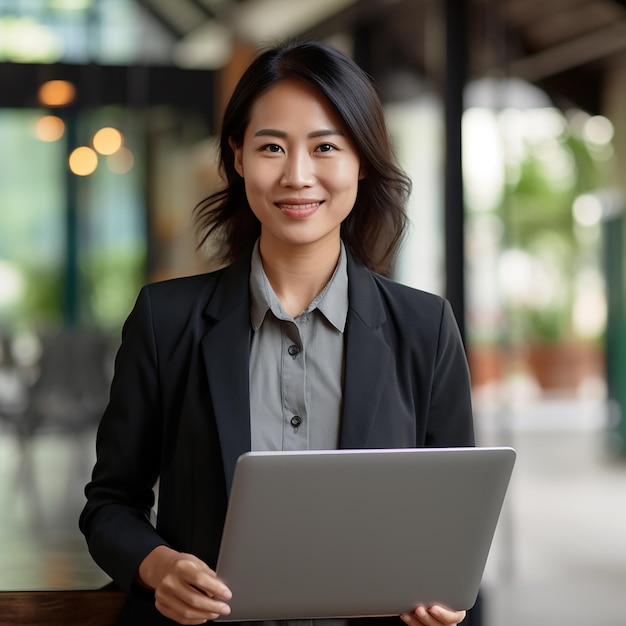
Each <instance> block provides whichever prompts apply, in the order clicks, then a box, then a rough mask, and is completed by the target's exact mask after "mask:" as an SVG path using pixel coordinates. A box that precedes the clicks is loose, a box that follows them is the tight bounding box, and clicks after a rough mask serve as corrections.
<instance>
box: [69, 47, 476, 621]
mask: <svg viewBox="0 0 626 626" xmlns="http://www.w3.org/2000/svg"><path fill="white" fill-rule="evenodd" d="M221 164H222V168H223V172H224V176H225V180H226V186H225V188H224V189H223V190H221V191H219V192H218V193H216V194H214V195H213V196H211V197H209V198H208V199H207V200H206V201H205V202H203V203H202V204H201V205H199V207H198V212H197V218H198V223H199V226H200V228H201V231H202V233H203V235H204V238H207V237H209V236H210V237H212V238H213V239H216V240H217V241H220V242H222V250H221V255H222V258H223V260H225V261H227V262H228V265H227V266H226V267H225V268H224V269H221V270H219V271H217V272H213V273H209V274H205V275H202V276H194V277H189V278H183V279H177V280H173V281H166V282H162V283H157V284H153V285H149V286H147V287H144V289H142V291H141V293H140V295H139V298H138V300H137V303H136V305H135V308H134V310H133V312H132V313H131V315H130V316H129V318H128V320H127V321H126V324H125V327H124V332H123V341H122V345H121V347H120V350H119V353H118V357H117V360H116V372H115V376H114V380H113V383H112V387H111V398H110V403H109V406H108V407H107V409H106V411H105V414H104V416H103V418H102V422H101V425H100V428H99V432H98V441H97V452H98V459H97V463H96V466H95V468H94V473H93V479H92V481H91V482H90V483H89V485H88V486H87V488H86V495H87V499H88V501H87V504H86V506H85V509H84V511H83V513H82V515H81V522H80V524H81V529H82V531H83V532H84V533H85V535H86V537H87V541H88V544H89V549H90V551H91V553H92V555H93V557H94V559H95V560H96V562H97V563H98V564H99V565H100V566H101V567H102V568H103V569H104V570H105V571H106V572H107V573H108V574H109V575H110V576H111V577H112V578H113V579H114V581H115V582H117V583H118V584H119V585H120V586H121V587H123V588H125V589H128V590H129V591H130V592H131V593H130V595H129V602H128V603H127V607H126V609H125V611H124V613H123V615H122V617H121V619H120V623H128V624H131V623H137V624H139V623H140V624H170V623H172V622H171V621H169V620H168V619H166V618H170V619H172V620H175V621H177V622H179V623H182V624H200V623H204V622H205V621H207V620H212V619H215V618H217V617H218V616H220V615H228V611H229V609H228V603H227V602H228V599H229V598H230V597H231V593H230V591H229V590H228V589H227V588H226V587H225V585H224V584H223V583H222V582H221V581H220V580H218V579H217V578H216V576H215V573H214V571H213V569H214V567H215V562H216V558H217V552H218V549H219V541H220V535H221V529H222V526H223V522H224V515H225V511H226V503H227V494H228V490H229V488H230V484H231V480H232V474H233V469H234V464H235V461H236V459H237V457H238V456H239V455H240V454H242V453H243V452H245V451H247V450H250V449H255V450H263V449H278V450H281V449H282V450H295V449H324V448H338V447H341V448H403V447H416V446H417V447H422V446H466V445H472V444H473V430H472V417H471V404H470V387H469V379H468V370H467V364H466V360H465V356H464V350H463V346H462V344H461V340H460V336H459V333H458V330H457V327H456V325H455V323H454V318H453V315H452V312H451V310H450V306H449V305H448V304H447V302H445V301H444V300H443V299H441V298H439V297H436V296H433V295H430V294H426V293H423V292H418V291H416V290H412V289H410V288H408V287H405V286H401V285H398V284H396V283H393V282H392V281H390V280H388V279H386V278H383V277H382V276H381V275H380V274H379V273H375V272H383V273H384V272H386V271H387V270H388V269H389V266H390V263H391V261H392V259H393V256H394V253H395V252H396V250H397V247H398V245H399V243H400V241H401V239H402V234H403V231H404V226H405V217H404V202H405V199H406V196H407V195H408V193H409V190H410V184H409V182H408V180H407V178H406V177H405V175H404V174H403V173H402V172H401V171H400V170H399V169H398V168H397V166H396V165H395V164H394V161H393V158H392V152H391V148H390V145H389V140H388V136H387V132H386V128H385V124H384V120H383V114H382V109H381V106H380V102H379V100H378V98H377V96H376V93H375V91H374V89H373V88H372V86H371V84H370V82H369V80H368V78H367V76H366V75H365V74H364V73H363V72H362V71H361V70H360V69H359V68H358V67H357V66H356V65H355V64H354V63H353V62H352V61H351V60H350V59H349V58H348V57H346V56H345V55H343V54H341V53H339V52H337V51H336V50H334V49H332V48H329V47H327V46H324V45H321V44H318V43H289V44H286V45H284V46H281V47H278V48H275V49H272V50H269V51H267V52H265V53H264V54H262V55H261V56H259V58H258V59H256V60H255V61H254V62H253V63H252V65H251V66H250V68H249V69H248V70H247V71H246V73H245V74H244V76H243V77H242V79H241V81H240V82H239V84H238V86H237V88H236V90H235V92H234V94H233V96H232V98H231V100H230V103H229V105H228V107H227V109H226V111H225V114H224V120H223V128H222V133H221ZM157 478H158V479H159V502H158V517H157V521H156V527H153V526H152V525H151V524H150V522H149V513H150V509H151V507H152V505H153V490H152V488H153V485H154V484H155V481H156V480H157ZM390 514H392V512H390ZM464 616H465V614H464V612H457V611H451V610H448V609H445V608H443V607H440V606H432V607H422V606H420V607H417V608H416V610H415V612H414V613H412V614H410V615H403V616H402V619H403V620H404V621H405V622H406V623H408V624H409V625H410V626H418V625H419V624H421V625H423V626H441V625H442V624H456V623H458V622H460V621H461V620H462V619H463V618H464ZM385 619H386V621H389V620H390V618H385ZM370 621H372V623H373V622H378V623H380V622H381V620H380V619H378V620H370ZM391 621H393V622H394V623H396V622H397V618H394V619H393V620H391Z"/></svg>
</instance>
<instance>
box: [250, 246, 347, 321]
mask: <svg viewBox="0 0 626 626" xmlns="http://www.w3.org/2000/svg"><path fill="white" fill-rule="evenodd" d="M340 250H341V247H340V242H339V239H337V240H335V241H333V242H326V243H324V244H321V245H316V246H306V247H304V246H302V247H298V248H297V249H295V250H293V249H291V250H285V249H284V248H281V247H278V246H274V245H268V243H267V242H265V241H264V239H263V237H261V242H260V248H259V251H260V253H261V259H262V261H263V269H264V270H265V274H266V276H267V278H268V280H269V281H270V284H271V285H272V289H273V290H274V293H275V294H276V296H277V297H278V299H279V300H280V303H281V305H282V307H283V309H285V312H286V313H287V314H288V315H290V316H291V317H296V315H299V314H300V313H302V311H304V310H305V309H306V308H307V306H309V304H310V303H311V302H312V301H313V300H314V299H315V297H316V296H317V295H318V294H319V293H320V291H322V289H323V288H324V287H325V286H326V283H328V281H329V280H330V278H331V276H332V275H333V272H334V271H335V268H336V267H337V262H338V261H339V254H340Z"/></svg>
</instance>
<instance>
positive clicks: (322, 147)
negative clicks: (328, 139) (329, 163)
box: [317, 143, 335, 152]
mask: <svg viewBox="0 0 626 626" xmlns="http://www.w3.org/2000/svg"><path fill="white" fill-rule="evenodd" d="M317 150H318V151H319V152H331V151H332V150H335V146H333V144H332V143H323V144H320V145H319V146H317Z"/></svg>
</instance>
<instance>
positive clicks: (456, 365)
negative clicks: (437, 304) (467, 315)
mask: <svg viewBox="0 0 626 626" xmlns="http://www.w3.org/2000/svg"><path fill="white" fill-rule="evenodd" d="M442 302H443V306H442V308H441V318H440V323H439V334H438V340H437V345H436V351H435V363H434V370H433V376H432V386H431V395H430V402H429V413H428V424H427V431H426V445H427V446H428V447H457V446H460V447H463V446H473V445H474V425H473V415H472V398H471V382H470V373H469V367H468V363H467V357H466V354H465V348H464V346H463V341H462V339H461V334H460V332H459V328H458V325H457V323H456V319H455V317H454V313H453V312H452V307H451V306H450V303H449V302H448V301H447V300H442Z"/></svg>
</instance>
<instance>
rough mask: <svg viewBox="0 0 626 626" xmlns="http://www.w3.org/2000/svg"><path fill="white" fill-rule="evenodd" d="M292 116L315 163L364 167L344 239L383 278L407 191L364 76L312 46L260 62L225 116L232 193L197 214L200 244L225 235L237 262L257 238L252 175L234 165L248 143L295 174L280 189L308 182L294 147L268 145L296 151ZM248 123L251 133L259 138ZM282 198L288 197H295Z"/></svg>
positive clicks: (224, 153)
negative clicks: (350, 159)
mask: <svg viewBox="0 0 626 626" xmlns="http://www.w3.org/2000/svg"><path fill="white" fill-rule="evenodd" d="M276 90H278V91H276ZM287 93H288V94H289V98H290V103H285V102H283V101H282V97H281V96H282V95H285V94H287ZM272 94H273V95H272ZM296 99H297V102H296ZM270 102H271V106H269V104H268V103H270ZM293 105H297V106H293ZM300 106H305V107H306V108H305V109H301V108H298V107H300ZM278 110H280V112H281V115H278V114H277V113H276V111H278ZM286 114H288V115H290V116H291V121H290V123H291V125H292V126H293V125H294V124H296V125H298V124H300V125H302V124H303V123H305V122H306V124H307V131H306V133H301V134H302V138H304V136H305V135H306V136H307V140H308V144H307V149H308V150H311V151H312V152H311V154H315V158H312V159H311V160H310V163H313V162H316V163H319V162H320V161H322V162H325V161H323V159H329V160H331V161H337V162H338V163H346V162H347V161H346V158H345V156H346V155H348V154H351V155H353V156H354V158H355V159H356V161H357V163H358V167H357V169H356V170H355V171H354V172H352V174H351V175H352V176H353V178H352V183H355V184H356V185H357V189H356V190H355V191H357V195H356V198H355V200H354V202H353V206H354V209H355V210H354V211H351V210H350V209H352V206H351V207H349V209H348V213H347V214H346V216H345V217H346V219H344V220H343V222H342V223H341V237H342V238H343V240H344V241H345V242H346V244H347V245H348V247H349V248H350V249H351V250H352V251H353V252H354V253H355V254H356V255H357V257H358V258H359V260H360V261H362V262H363V263H364V264H365V265H366V266H367V267H369V268H370V269H373V270H376V271H380V272H383V273H387V272H388V271H389V268H390V264H391V262H392V260H393V258H394V256H395V253H396V251H397V249H398V247H399V245H400V243H401V242H402V238H403V236H404V229H405V224H406V214H405V202H406V199H407V197H408V195H409V193H410V190H411V182H410V180H409V179H408V178H407V176H406V175H405V174H404V172H402V171H401V170H400V169H399V168H398V166H397V165H396V163H395V160H394V158H393V153H392V148H391V143H390V140H389V135H388V132H387V127H386V124H385V120H384V115H383V111H382V107H381V105H380V101H379V99H378V95H377V94H376V91H375V90H374V87H373V85H372V83H371V82H370V80H369V78H368V77H367V75H366V74H365V73H364V72H363V71H362V70H361V69H360V68H359V67H358V66H357V65H356V64H354V63H353V62H352V61H351V60H350V59H349V58H348V57H346V56H345V55H343V54H341V53H339V52H338V51H336V50H334V49H332V48H328V47H324V46H321V45H319V44H314V43H307V42H304V43H300V44H297V45H293V44H288V45H286V46H285V47H284V49H282V51H281V53H280V54H274V53H273V52H272V51H268V52H266V53H265V54H262V55H261V56H260V57H259V59H258V60H257V61H256V62H255V63H254V64H253V65H252V66H251V67H250V68H248V70H247V71H246V73H245V74H244V76H243V77H242V79H241V81H240V82H239V84H238V86H237V88H236V89H235V92H234V93H233V96H232V98H231V100H230V102H229V104H228V107H227V109H226V111H225V113H224V120H223V125H222V135H221V140H220V154H221V166H222V170H223V173H224V177H225V179H226V181H227V186H226V187H225V189H223V190H221V191H218V192H217V193H215V194H213V195H212V196H209V197H208V198H207V199H206V200H204V201H203V202H202V203H200V204H199V205H198V207H197V213H196V217H197V220H198V225H199V227H200V229H201V230H202V232H203V233H204V239H207V238H209V237H210V236H211V235H212V234H216V233H217V232H220V233H221V234H222V235H223V236H224V239H223V242H224V245H223V247H222V250H221V254H222V257H223V259H224V260H225V261H232V260H234V259H236V258H238V257H239V256H240V255H241V254H242V253H243V252H245V251H246V250H247V249H248V248H249V247H250V245H251V244H252V243H253V242H254V241H255V240H256V238H257V237H258V236H259V234H260V232H261V223H260V221H259V219H257V218H256V216H255V215H254V214H253V212H252V213H251V211H250V208H251V207H250V205H249V200H250V199H249V198H248V197H247V194H246V191H247V189H246V186H247V182H246V183H244V181H245V180H246V179H247V172H246V174H245V176H243V178H242V174H241V171H240V170H241V167H240V163H238V160H239V161H241V158H242V155H243V153H245V152H246V149H247V144H250V142H251V141H253V140H254V142H255V146H256V147H257V148H265V152H268V153H269V152H272V153H273V152H276V153H280V154H281V155H283V156H282V157H281V158H282V160H283V161H287V165H288V166H289V169H288V170H287V171H284V172H282V179H281V180H282V181H283V183H285V182H290V181H289V178H290V177H292V176H293V175H294V174H296V175H298V176H301V175H303V174H304V175H305V176H310V175H311V172H306V171H304V172H298V170H297V169H296V170H293V168H294V167H295V168H300V167H302V165H303V164H302V163H301V161H300V156H301V155H300V154H299V153H297V152H296V153H295V154H294V151H293V146H291V147H290V150H289V152H287V151H286V148H287V147H289V146H287V145H281V144H280V141H272V142H269V141H267V140H268V139H275V140H281V141H283V142H284V141H286V140H287V139H291V141H292V143H293V141H294V139H295V134H294V131H293V129H292V130H291V136H290V137H287V136H286V135H287V134H288V133H287V131H288V130H290V129H289V128H287V127H285V126H284V124H285V123H286V122H287V117H286ZM309 114H311V115H312V116H313V117H311V118H309ZM253 116H256V117H253ZM261 116H263V117H261ZM249 120H250V121H252V122H253V124H255V130H254V132H252V131H251V128H250V127H249V125H248V121H249ZM313 122H314V124H313ZM328 131H330V133H329V134H326V133H328ZM268 134H269V135H270V136H269V137H268ZM254 135H256V136H254ZM308 135H310V137H309V136H308ZM264 139H265V141H264ZM316 140H317V141H316ZM233 148H234V150H233ZM314 149H315V150H316V152H314V153H313V150H314ZM335 152H338V153H339V154H340V155H341V157H339V158H338V155H337V154H334V153H335ZM294 157H297V158H294ZM332 167H333V168H334V167H336V166H335V165H333V166H332ZM329 168H330V166H329ZM305 182H307V181H305ZM297 184H302V181H299V182H297ZM284 195H285V197H287V198H289V194H284ZM301 195H303V196H304V194H301ZM296 196H297V194H296ZM305 197H308V196H305ZM252 209H253V211H254V208H253V207H252ZM204 239H203V240H204Z"/></svg>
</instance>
